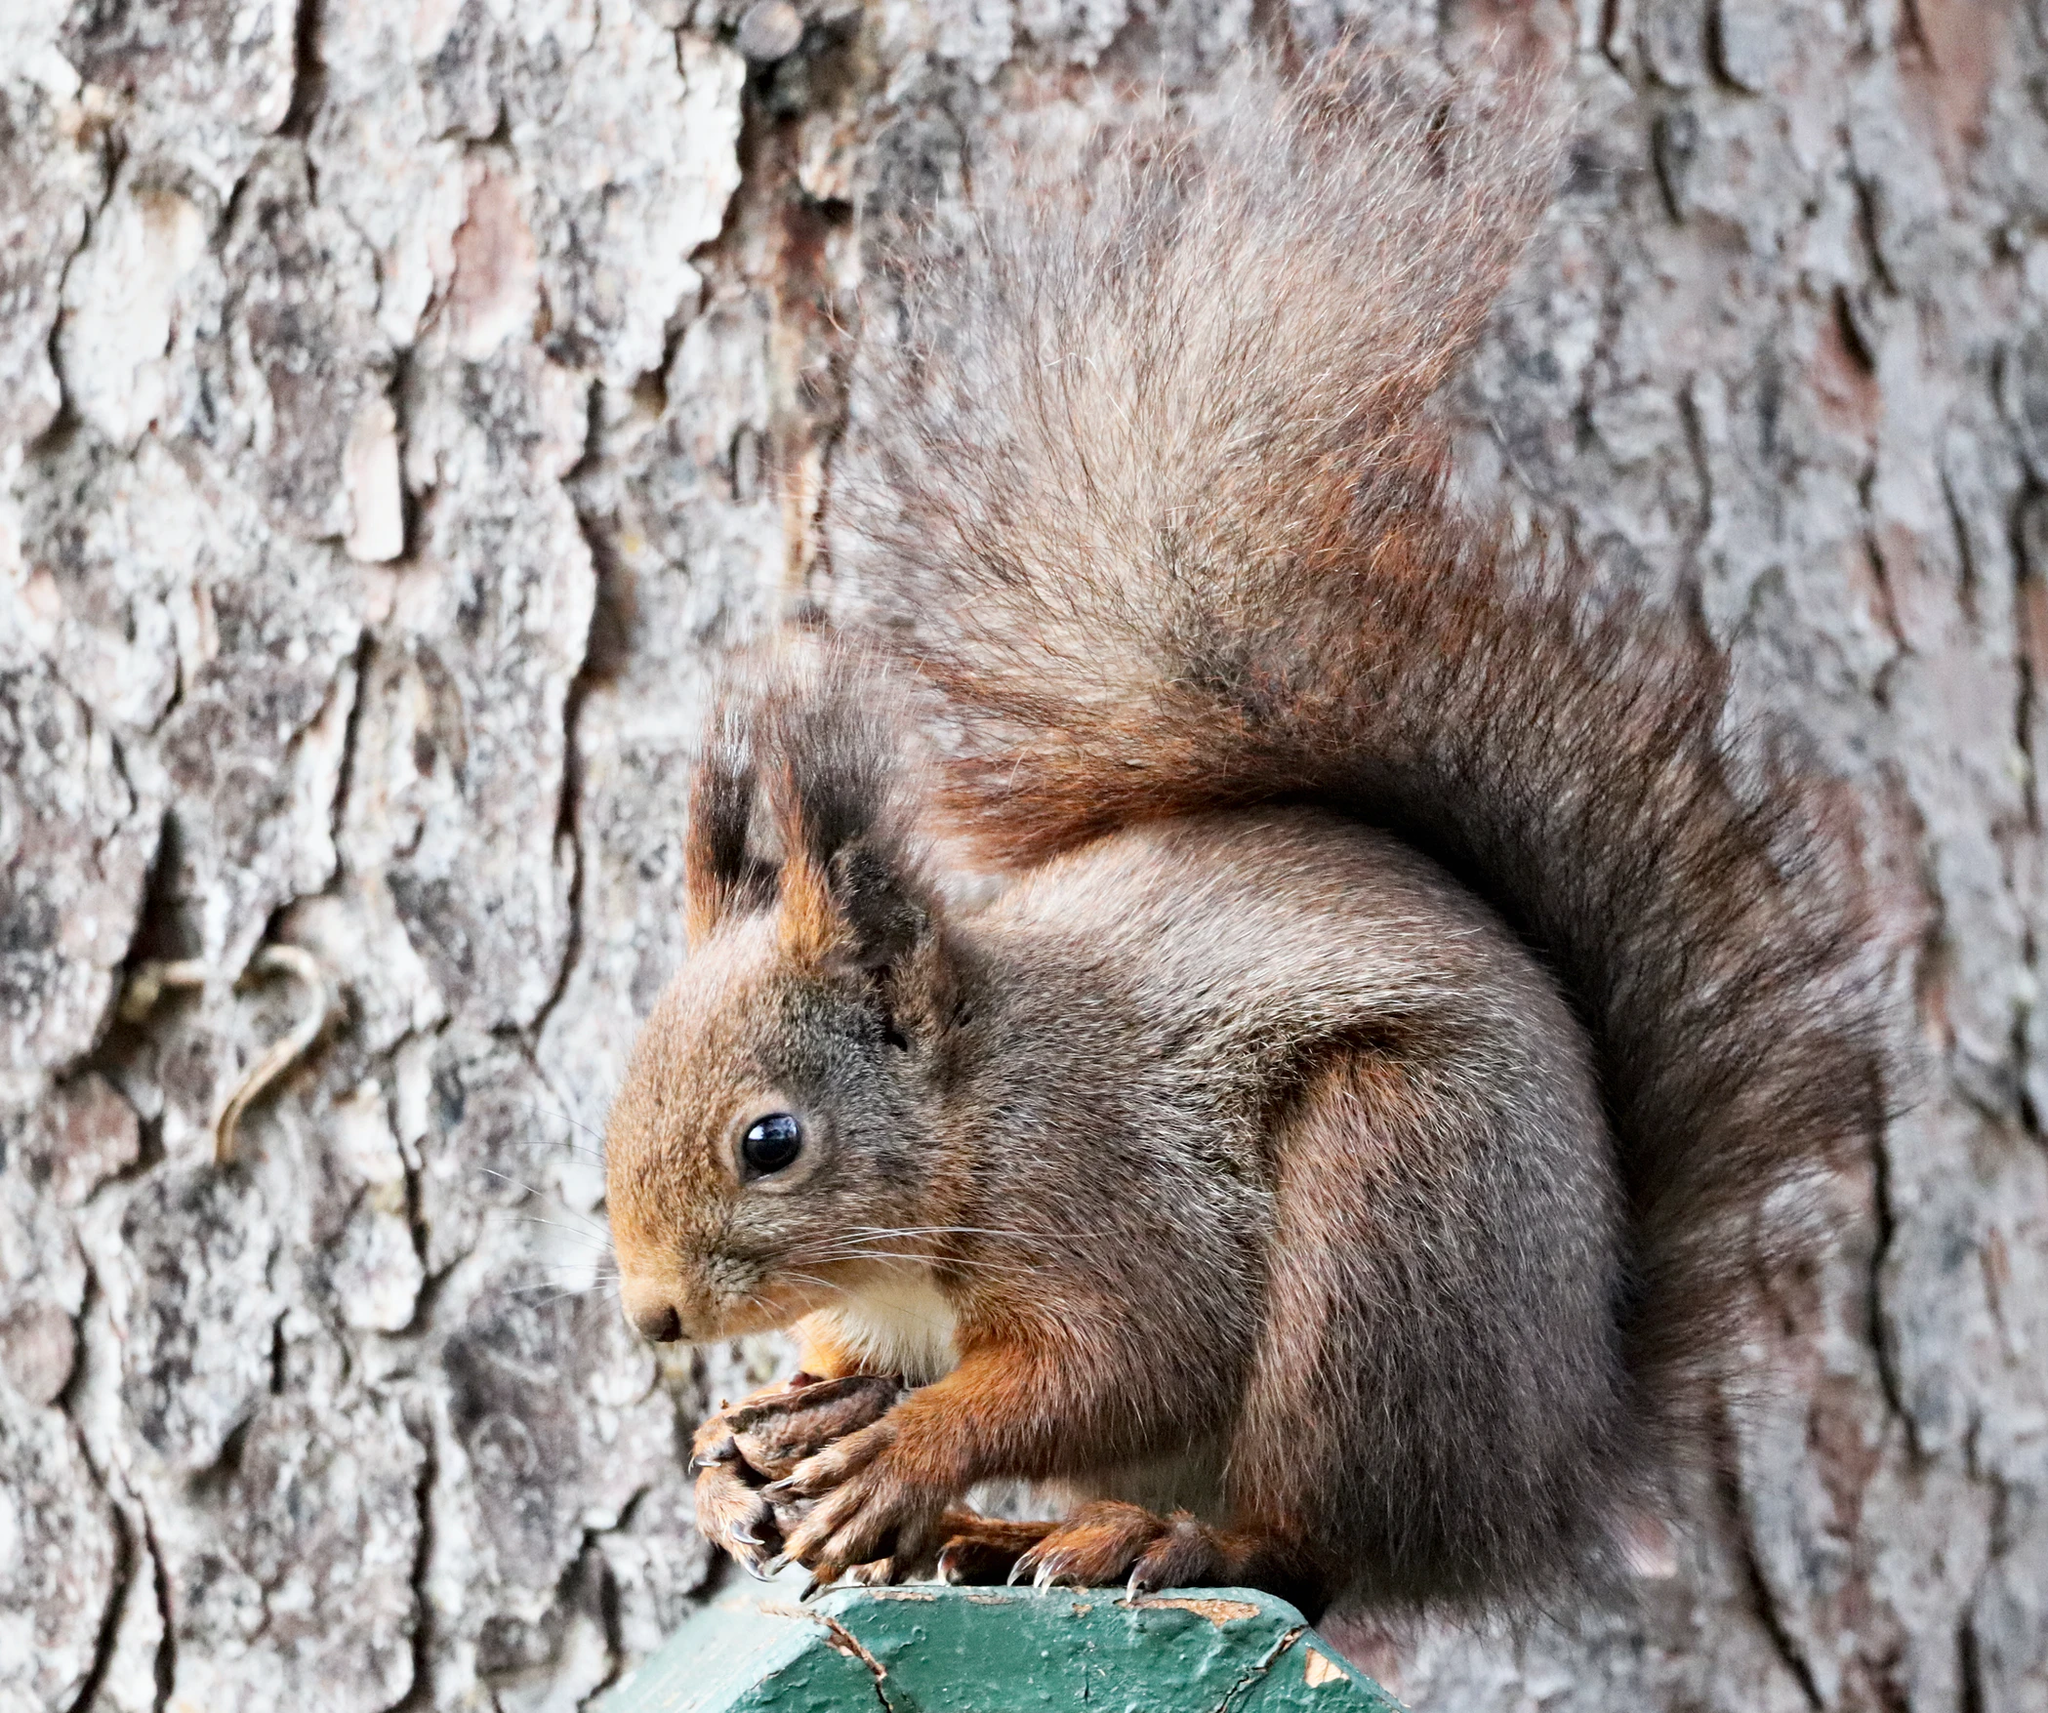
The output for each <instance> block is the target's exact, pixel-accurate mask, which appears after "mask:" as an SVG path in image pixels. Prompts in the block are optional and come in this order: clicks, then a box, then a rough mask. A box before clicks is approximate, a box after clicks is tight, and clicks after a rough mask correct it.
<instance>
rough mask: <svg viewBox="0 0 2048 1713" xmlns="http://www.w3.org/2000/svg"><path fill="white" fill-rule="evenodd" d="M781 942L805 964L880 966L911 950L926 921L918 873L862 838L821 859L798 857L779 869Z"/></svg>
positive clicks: (928, 912)
mask: <svg viewBox="0 0 2048 1713" xmlns="http://www.w3.org/2000/svg"><path fill="white" fill-rule="evenodd" d="M781 892H782V945H783V949H784V950H785V951H786V952H788V953H789V954H790V955H791V956H792V957H795V958H800V959H803V960H804V961H806V962H813V963H825V964H838V965H840V966H842V967H845V968H852V969H860V970H870V971H873V970H883V969H888V968H890V967H892V966H894V965H896V964H899V963H901V962H902V961H903V960H904V959H906V958H908V957H909V956H910V954H911V953H912V952H913V951H915V950H916V949H917V947H918V946H919V945H920V944H921V943H922V942H923V940H924V939H925V937H926V936H927V935H928V934H929V933H930V931H931V927H932V907H931V905H930V903H929V902H928V901H927V900H926V898H925V896H924V887H923V885H922V882H921V880H920V879H919V877H918V876H917V875H916V874H915V873H914V872H913V871H912V870H911V869H910V868H909V866H908V864H907V863H905V862H903V861H902V860H901V859H900V858H896V859H892V858H891V856H890V855H889V854H887V853H886V852H884V851H883V850H882V849H880V848H878V847H877V846H876V845H874V844H872V843H869V842H867V841H864V840H855V841H854V842H853V843H851V844H846V845H842V846H840V848H839V849H838V850H836V851H834V852H833V853H832V855H831V857H830V858H829V859H827V860H826V861H825V862H824V863H823V864H820V863H818V862H816V861H815V860H813V859H812V858H811V857H810V856H809V855H807V854H806V855H803V856H799V857H796V858H794V859H793V860H792V861H790V862H789V863H788V864H787V865H785V867H784V868H783V871H782V886H781Z"/></svg>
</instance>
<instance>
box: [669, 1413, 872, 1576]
mask: <svg viewBox="0 0 2048 1713" xmlns="http://www.w3.org/2000/svg"><path fill="white" fill-rule="evenodd" d="M902 1391H903V1383H902V1381H901V1380H899V1379H898V1378H897V1377H896V1376H894V1375H880V1374H849V1375H846V1376H844V1377H842V1378H840V1379H836V1380H815V1379H812V1378H811V1377H810V1376H809V1375H805V1374H799V1375H796V1376H794V1377H793V1378H792V1379H789V1380H785V1381H781V1382H779V1383H777V1384H776V1385H773V1386H769V1387H765V1388H764V1389H763V1390H761V1391H759V1392H756V1393H754V1394H753V1395H752V1396H750V1397H747V1398H744V1399H742V1400H741V1401H740V1402H739V1403H737V1404H732V1405H729V1406H727V1407H725V1408H723V1409H721V1410H720V1411H719V1412H718V1414H717V1415H715V1416H713V1417H712V1418H711V1419H710V1420H709V1421H707V1422H706V1423H705V1424H704V1425H703V1426H702V1427H700V1428H699V1429H698V1430H697V1432H696V1436H695V1438H694V1439H693V1440H692V1442H691V1447H690V1451H691V1458H690V1466H691V1468H693V1469H695V1470H696V1471H698V1474H697V1488H696V1498H697V1528H698V1531H699V1532H700V1533H701V1534H703V1536H704V1537H705V1538H706V1539H707V1540H709V1541H710V1542H711V1543H712V1545H714V1546H716V1547H720V1548H722V1549H723V1550H724V1551H726V1552H728V1553H730V1554H731V1555H732V1556H733V1557H734V1558H735V1559H737V1560H738V1561H739V1562H740V1563H741V1564H742V1565H744V1566H745V1567H746V1568H747V1569H748V1570H750V1571H752V1572H753V1573H754V1574H755V1575H757V1576H762V1575H766V1574H767V1571H768V1566H769V1564H770V1562H771V1561H772V1560H773V1558H774V1556H775V1554H776V1553H777V1552H778V1551H779V1550H781V1547H782V1534H783V1530H782V1523H783V1517H781V1516H778V1515H777V1511H776V1506H775V1503H774V1501H773V1500H771V1499H770V1498H769V1497H768V1496H767V1494H766V1484H767V1483H768V1482H770V1481H773V1480H776V1479H778V1478H780V1477H782V1476H785V1475H788V1474H789V1473H791V1471H792V1470H794V1469H796V1468H797V1467H799V1466H800V1465H801V1464H802V1463H803V1462H804V1461H805V1460H806V1459H808V1458H812V1457H815V1456H816V1455H817V1454H818V1453H820V1452H821V1451H824V1450H826V1449H827V1448H829V1447H830V1446H832V1445H833V1444H834V1443H835V1442H837V1441H839V1440H841V1439H844V1438H845V1437H846V1436H847V1435H848V1434H851V1433H854V1432H856V1431H858V1430H859V1429H861V1428H865V1427H867V1426H869V1425H870V1424H871V1423H873V1422H875V1421H877V1420H878V1419H879V1418H880V1417H881V1416H883V1415H884V1414H885V1413H886V1412H887V1411H888V1410H889V1408H890V1407H891V1406H892V1405H893V1404H894V1403H895V1402H896V1400H897V1398H899V1397H900V1396H901V1395H902Z"/></svg>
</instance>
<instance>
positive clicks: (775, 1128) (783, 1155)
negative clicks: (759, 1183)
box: [740, 1112, 804, 1175]
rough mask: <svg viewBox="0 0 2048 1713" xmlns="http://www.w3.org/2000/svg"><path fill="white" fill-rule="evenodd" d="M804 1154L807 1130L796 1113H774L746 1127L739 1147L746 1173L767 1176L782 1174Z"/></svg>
mask: <svg viewBox="0 0 2048 1713" xmlns="http://www.w3.org/2000/svg"><path fill="white" fill-rule="evenodd" d="M803 1151H804V1127H803V1126H802V1125H801V1124H799V1123H798V1122H797V1121H796V1114H795V1113H793V1112H771V1113H769V1114H768V1115H767V1116H766V1117H765V1118H757V1119H755V1120H754V1122H753V1123H752V1124H751V1125H749V1126H748V1127H747V1134H746V1137H745V1139H744V1140H743V1141H742V1142H741V1143H740V1158H741V1159H742V1160H744V1161H746V1163H747V1170H748V1171H750V1172H756V1173H761V1174H764V1175H765V1174H766V1173H769V1172H779V1171H781V1170H782V1168H783V1167H784V1166H787V1165H788V1164H789V1163H790V1162H791V1161H792V1160H794V1159H795V1158H796V1157H797V1156H798V1155H799V1154H801V1153H802V1152H803Z"/></svg>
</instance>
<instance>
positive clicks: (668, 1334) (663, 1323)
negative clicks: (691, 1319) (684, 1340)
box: [630, 1303, 683, 1344]
mask: <svg viewBox="0 0 2048 1713" xmlns="http://www.w3.org/2000/svg"><path fill="white" fill-rule="evenodd" d="M630 1318H631V1320H632V1322H633V1327H634V1330H635V1331H637V1332H638V1333H639V1334H640V1336H641V1337H642V1338H651V1339H652V1340H653V1341H654V1342H655V1343H656V1344H673V1343H675V1341H676V1340H677V1339H679V1338H681V1337H682V1336H683V1322H682V1317H681V1316H680V1315H678V1314H677V1313H676V1308H675V1304H674V1303H642V1304H641V1305H640V1306H639V1307H638V1308H636V1309H634V1310H633V1311H632V1314H631V1316H630Z"/></svg>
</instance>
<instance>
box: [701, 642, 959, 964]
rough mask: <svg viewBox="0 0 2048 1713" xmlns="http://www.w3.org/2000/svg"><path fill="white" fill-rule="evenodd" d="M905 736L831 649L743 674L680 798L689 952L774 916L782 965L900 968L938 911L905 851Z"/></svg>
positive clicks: (903, 722)
mask: <svg viewBox="0 0 2048 1713" xmlns="http://www.w3.org/2000/svg"><path fill="white" fill-rule="evenodd" d="M908 729H909V721H908V719H907V718H906V711H905V708H904V703H903V698H902V696H901V694H900V693H899V692H898V691H897V690H896V689H895V687H894V686H893V684H892V683H891V681H890V680H889V678H888V677H887V676H886V675H885V674H884V673H883V672H882V671H881V670H880V669H879V668H877V667H876V666H874V665H873V664H872V663H870V662H868V661H865V660H863V659H860V658H858V657H855V656H853V655H850V654H848V653H847V652H845V651H843V650H841V649H839V648H838V647H836V646H834V645H832V644H830V643H827V642H823V641H818V640H815V639H807V640H805V641H802V642H794V641H785V642H783V643H782V644H780V645H779V646H778V647H777V648H776V649H775V650H774V651H773V652H772V653H769V654H764V655H763V656H760V657H757V658H756V659H754V660H753V661H750V662H744V663H741V664H740V665H739V666H738V667H737V668H736V669H735V670H734V672H733V674H732V675H731V677H730V678H729V679H728V682H727V686H726V689H725V692H724V693H723V694H722V695H721V697H720V699H719V707H718V711H717V713H716V714H715V715H714V718H713V725H712V731H711V736H710V739H709V741H707V743H706V745H705V749H704V753H703V756H702V757H701V759H700V760H699V763H698V768H697V773H696V776H695V777H694V779H693V780H692V784H691V792H690V818H691V826H690V836H689V839H688V842H687V850H688V852H689V858H688V862H687V864H686V869H687V874H688V880H689V905H690V915H689V922H690V942H691V944H692V945H697V944H699V943H701V941H702V939H703V937H704V936H705V935H707V934H709V933H710V932H712V931H713V930H714V929H715V928H716V927H717V925H718V924H719V923H720V922H721V921H723V920H725V919H726V918H727V917H729V916H731V915H734V914H738V913H746V912H751V911H754V910H757V909H761V908H763V907H765V906H766V905H768V904H769V903H775V904H777V905H778V906H779V909H780V920H779V924H778V926H779V937H780V939H781V943H782V946H783V949H784V951H785V952H786V953H787V954H788V955H789V956H791V957H793V958H797V959H800V960H802V961H804V962H808V963H820V964H832V965H840V966H844V967H852V968H858V969H864V970H870V971H873V970H880V969H885V968H887V967H889V966H891V965H893V964H895V963H897V962H899V961H900V960H902V959H904V958H906V957H908V956H909V955H910V953H911V952H912V951H913V950H914V949H915V948H916V947H917V946H918V945H919V944H920V943H921V942H922V941H923V940H924V939H925V938H926V937H927V936H928V935H929V933H930V932H931V929H932V924H933V920H934V912H935V909H936V904H935V901H934V899H933V896H932V893H931V889H930V886H929V884H928V882H927V881H926V879H925V876H924V872H923V868H922V865H921V864H920V862H919V861H918V858H917V854H916V850H915V835H914V830H913V829H914V823H915V813H914V797H915V791H914V775H915V772H916V768H915V763H914V761H913V760H912V758H911V754H910V752H909V749H908V745H907V743H906V733H907V731H908ZM761 809H765V811H766V815H765V821H766V825H765V826H763V825H761V824H760V820H761V818H760V817H759V816H758V815H757V811H758V810H761ZM763 835H766V839H767V841H768V842H771V843H772V844H773V845H774V846H776V847H777V848H776V850H775V851H774V852H773V853H772V858H773V860H772V862H771V858H770V855H769V854H767V853H763V852H761V851H760V849H759V845H760V843H761V842H762V841H763Z"/></svg>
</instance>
